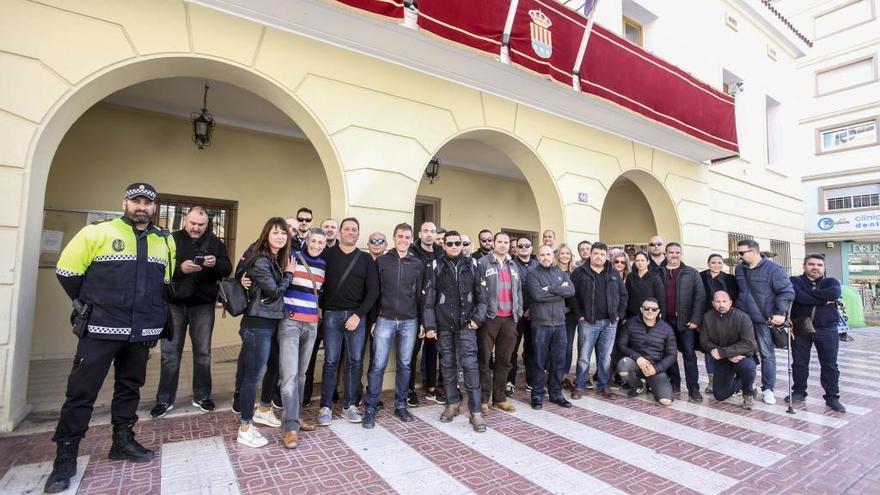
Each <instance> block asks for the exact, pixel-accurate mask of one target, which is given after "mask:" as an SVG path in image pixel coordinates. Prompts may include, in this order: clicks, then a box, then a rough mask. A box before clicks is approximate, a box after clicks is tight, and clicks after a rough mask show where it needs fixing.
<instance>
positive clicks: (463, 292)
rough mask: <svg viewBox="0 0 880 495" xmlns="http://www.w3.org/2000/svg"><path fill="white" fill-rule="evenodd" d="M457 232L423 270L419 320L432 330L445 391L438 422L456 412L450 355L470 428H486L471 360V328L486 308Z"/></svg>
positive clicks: (473, 344) (474, 345) (474, 331)
mask: <svg viewBox="0 0 880 495" xmlns="http://www.w3.org/2000/svg"><path fill="white" fill-rule="evenodd" d="M461 250H462V244H461V234H459V233H458V232H457V231H455V230H450V231H448V232H447V233H446V238H445V241H444V251H445V253H446V254H445V255H443V256H441V257H439V258H437V259H436V260H434V261H433V262H432V263H431V266H429V267H428V269H427V271H426V272H425V311H424V322H425V330H426V331H427V332H431V331H437V339H438V340H437V348H438V350H439V351H440V365H441V366H442V369H443V373H441V376H442V377H443V378H444V383H443V385H444V387H445V389H446V391H447V393H446V396H447V400H448V402H447V404H446V408H445V409H444V411H443V414H441V415H440V421H443V422H444V423H448V422H451V421H452V420H453V418H455V416H458V414H459V409H460V403H461V395H459V392H458V371H457V369H456V358H458V361H459V362H460V363H461V368H462V371H463V372H464V385H465V388H466V389H467V393H468V410H469V411H470V422H471V425H473V428H474V431H477V432H483V431H486V425H485V424H484V422H483V416H482V414H481V413H480V396H481V391H480V369H479V366H478V364H477V328H479V326H480V323H482V322H483V314H484V313H485V311H486V300H485V294H484V293H483V291H481V290H480V284H479V276H478V272H477V262H476V260H474V259H473V258H471V257H470V256H464V255H462V254H461Z"/></svg>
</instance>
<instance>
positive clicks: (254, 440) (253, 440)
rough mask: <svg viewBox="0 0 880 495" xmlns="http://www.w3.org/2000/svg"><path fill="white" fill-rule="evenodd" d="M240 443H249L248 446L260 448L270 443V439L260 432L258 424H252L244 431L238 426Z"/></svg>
mask: <svg viewBox="0 0 880 495" xmlns="http://www.w3.org/2000/svg"><path fill="white" fill-rule="evenodd" d="M237 441H238V443H240V444H242V445H247V446H248V447H253V448H259V447H263V446H265V445H266V444H268V443H269V440H267V439H266V437H264V436H263V434H262V433H260V430H258V429H257V427H256V426H254V425H250V426H249V427H248V429H247V430H245V431H242V430H241V427H239V428H238V440H237Z"/></svg>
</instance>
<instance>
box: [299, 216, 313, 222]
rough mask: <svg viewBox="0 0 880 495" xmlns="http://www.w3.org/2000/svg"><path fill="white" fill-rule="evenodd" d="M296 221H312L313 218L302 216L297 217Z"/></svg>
mask: <svg viewBox="0 0 880 495" xmlns="http://www.w3.org/2000/svg"><path fill="white" fill-rule="evenodd" d="M296 221H297V222H299V223H309V222H311V221H312V219H311V218H300V217H296Z"/></svg>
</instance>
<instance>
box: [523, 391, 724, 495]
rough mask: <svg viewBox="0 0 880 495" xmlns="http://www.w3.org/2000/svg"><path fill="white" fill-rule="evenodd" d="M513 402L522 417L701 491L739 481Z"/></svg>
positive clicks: (716, 489)
mask: <svg viewBox="0 0 880 495" xmlns="http://www.w3.org/2000/svg"><path fill="white" fill-rule="evenodd" d="M513 402H514V404H515V405H516V406H517V412H516V416H515V417H516V418H518V419H521V420H523V421H525V422H527V423H530V424H532V425H534V426H537V427H538V428H542V429H545V430H547V431H550V432H552V433H555V434H557V435H560V436H563V437H565V438H567V439H568V440H571V441H573V442H576V443H579V444H581V445H583V446H585V447H588V448H590V449H593V450H597V451H599V452H602V453H604V454H607V455H609V456H611V457H614V458H616V459H620V460H622V461H624V462H626V463H628V464H630V465H633V466H635V467H638V468H640V469H643V470H645V471H648V472H651V473H654V474H656V475H658V476H661V477H663V478H666V479H668V480H670V481H674V482H675V483H678V484H680V485H682V486H685V487H687V488H690V489H691V490H694V491H696V492H698V493H703V494H714V493H721V492H723V491H724V490H727V489H729V488H730V487H732V486H733V485H735V484H736V483H737V480H735V479H733V478H730V477H728V476H724V475H721V474H718V473H716V472H713V471H711V470H708V469H704V468H701V467H699V466H696V465H693V464H690V463H688V462H685V461H682V460H680V459H676V458H675V457H672V456H668V455H665V454H660V453H657V452H655V451H654V450H653V449H651V448H648V447H644V446H642V445H639V444H637V443H634V442H630V441H628V440H624V439H622V438H620V437H617V436H614V435H612V434H610V433H606V432H603V431H600V430H597V429H595V428H590V427H588V426H584V425H582V424H580V423H577V422H575V421H571V420H570V419H567V418H564V417H562V416H559V415H557V414H553V413H552V412H549V411H543V410H542V411H535V410H533V409H531V408H530V406H529V405H528V404H526V403H524V402H520V401H513Z"/></svg>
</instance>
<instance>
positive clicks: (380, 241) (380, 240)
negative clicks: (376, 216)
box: [368, 238, 385, 246]
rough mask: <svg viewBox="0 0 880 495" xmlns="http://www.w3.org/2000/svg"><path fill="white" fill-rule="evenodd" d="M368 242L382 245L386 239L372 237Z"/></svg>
mask: <svg viewBox="0 0 880 495" xmlns="http://www.w3.org/2000/svg"><path fill="white" fill-rule="evenodd" d="M368 242H369V243H370V244H372V245H374V246H381V245H382V244H385V239H372V238H371V239H370V240H369V241H368Z"/></svg>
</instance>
